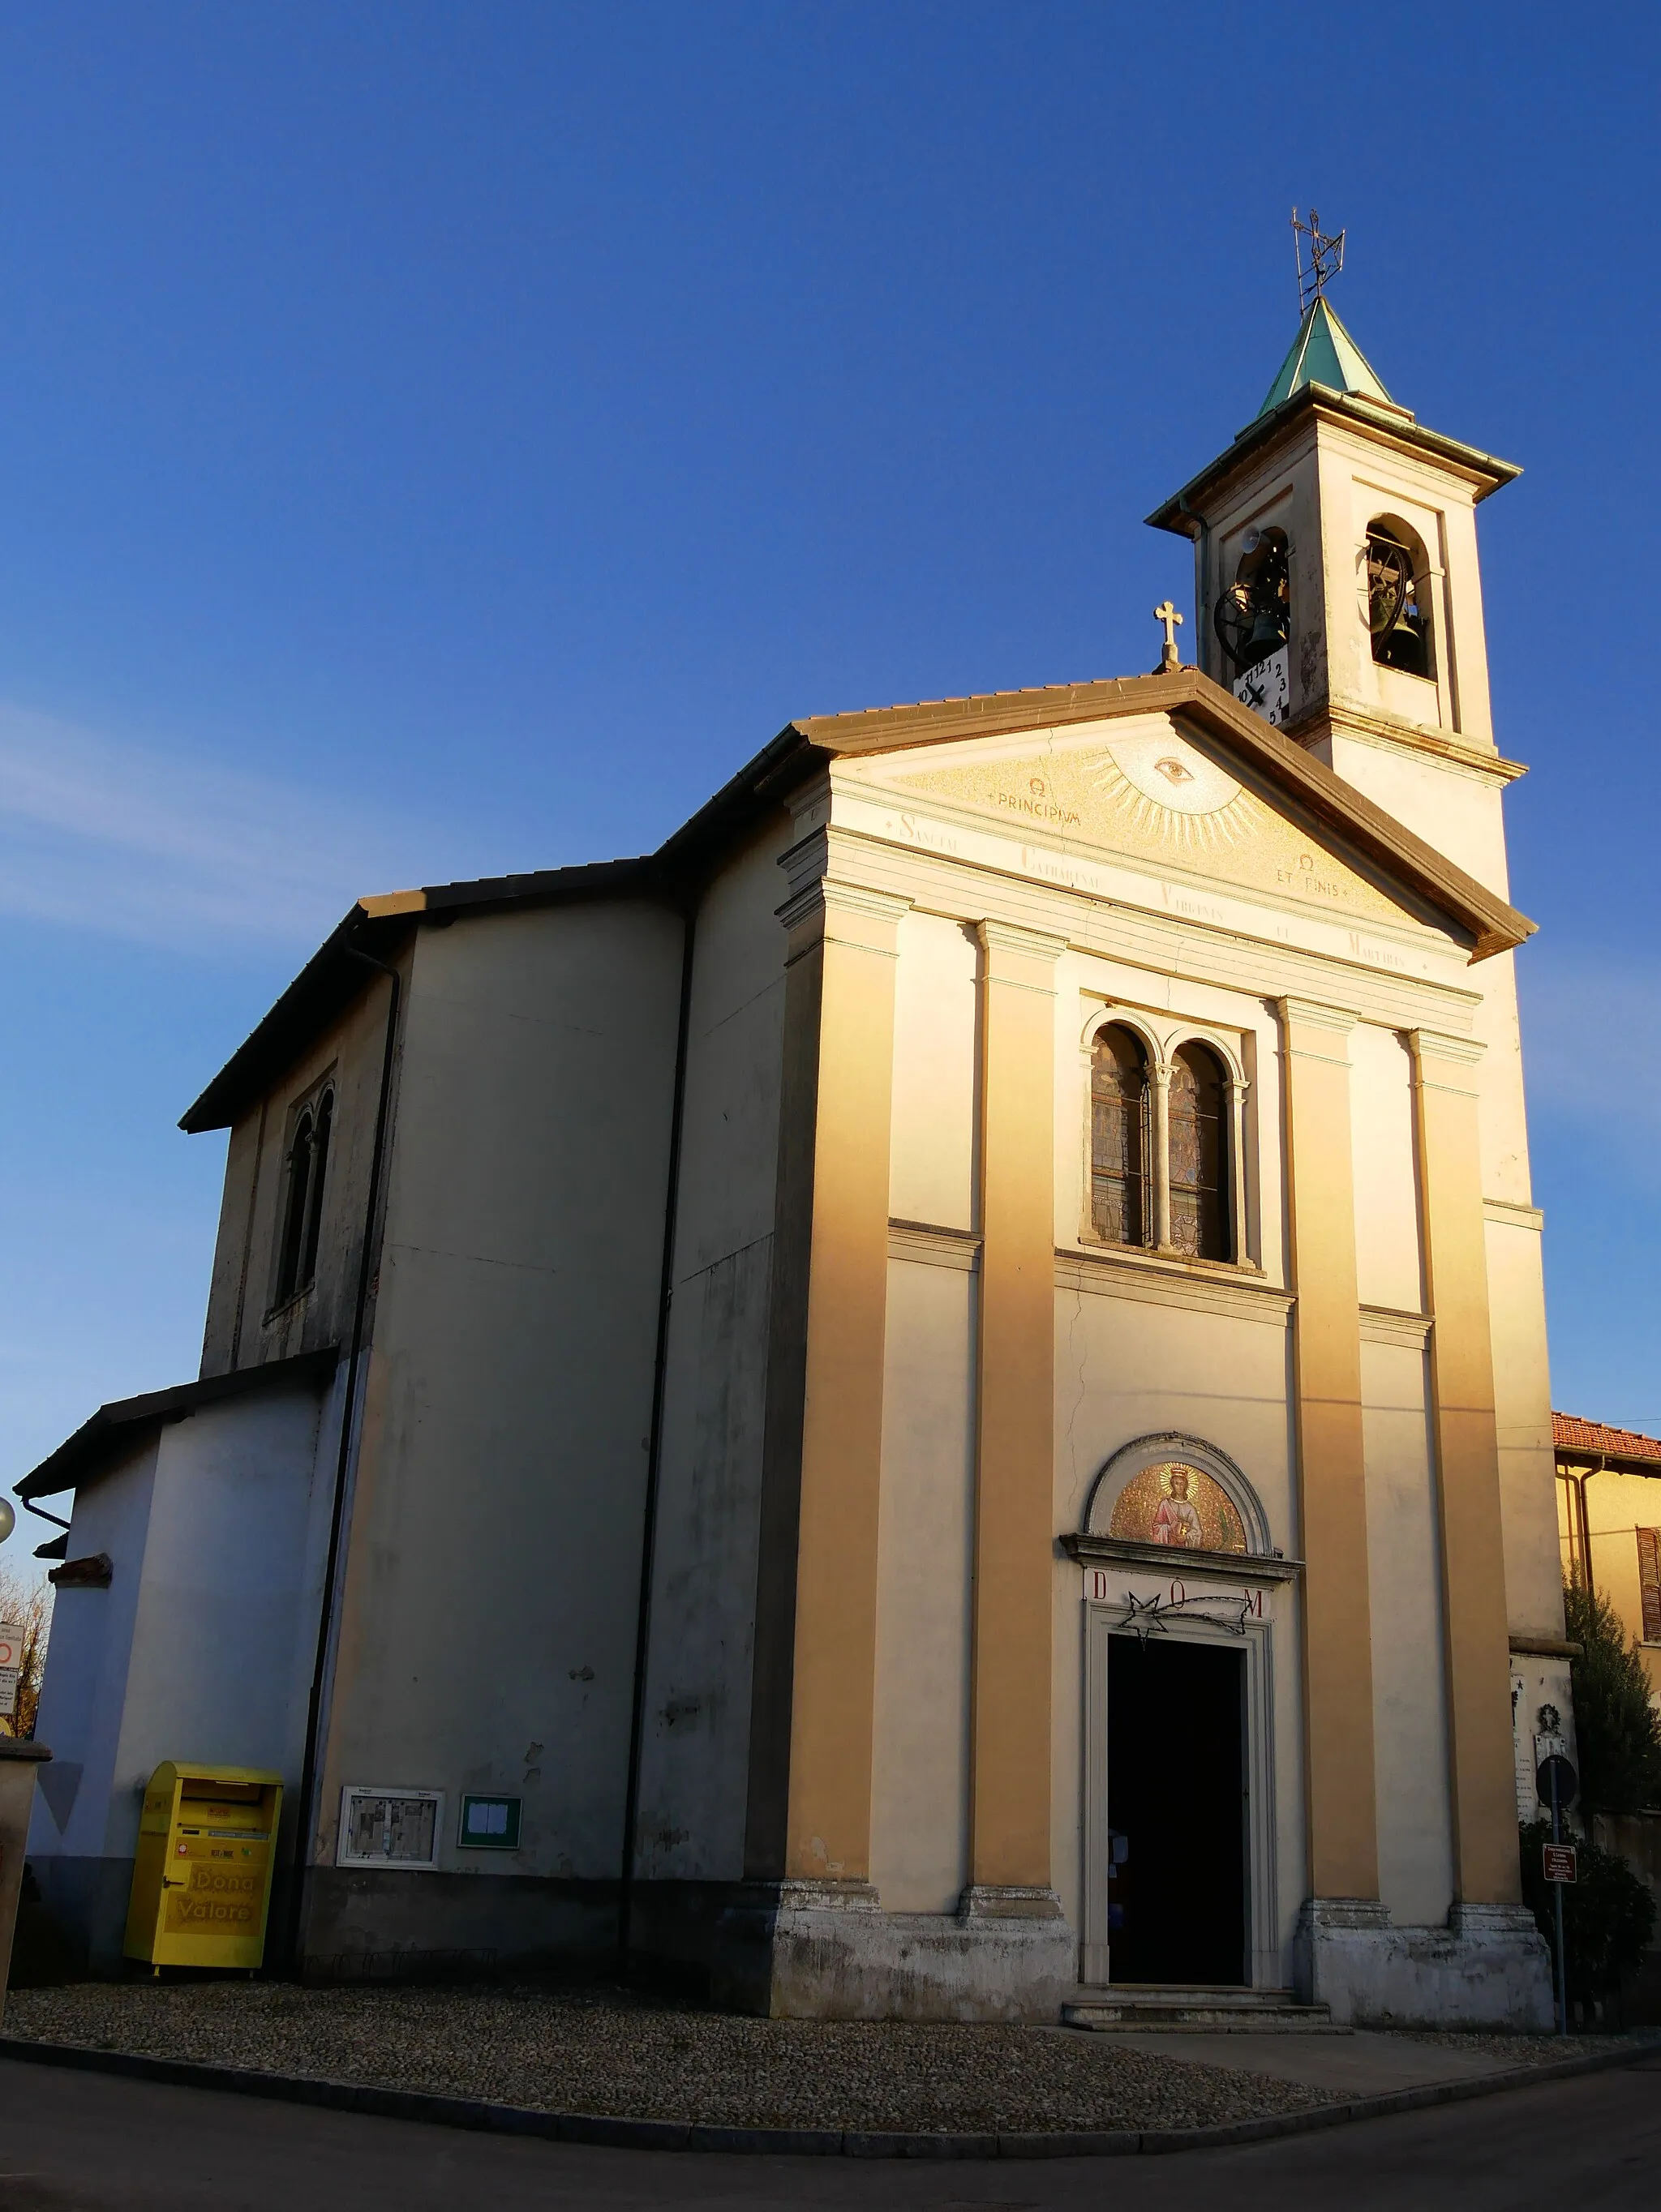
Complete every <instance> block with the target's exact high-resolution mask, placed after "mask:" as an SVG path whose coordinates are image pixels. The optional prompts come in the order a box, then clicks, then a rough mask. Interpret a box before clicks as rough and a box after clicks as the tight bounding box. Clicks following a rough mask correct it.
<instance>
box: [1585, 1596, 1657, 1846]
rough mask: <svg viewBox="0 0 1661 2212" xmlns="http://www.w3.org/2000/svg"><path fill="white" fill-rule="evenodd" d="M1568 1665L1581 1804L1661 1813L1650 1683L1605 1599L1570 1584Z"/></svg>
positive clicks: (1602, 1810)
mask: <svg viewBox="0 0 1661 2212" xmlns="http://www.w3.org/2000/svg"><path fill="white" fill-rule="evenodd" d="M1563 1613H1564V1618H1565V1621H1566V1624H1567V1631H1568V1634H1569V1635H1570V1637H1571V1638H1573V1641H1574V1642H1575V1643H1577V1644H1579V1645H1580V1646H1581V1647H1582V1656H1581V1657H1579V1659H1576V1660H1574V1661H1573V1662H1572V1663H1571V1668H1570V1672H1571V1676H1572V1679H1573V1692H1574V1733H1575V1741H1576V1743H1577V1746H1578V1747H1579V1753H1580V1802H1581V1803H1582V1805H1583V1806H1584V1807H1585V1809H1586V1810H1587V1811H1588V1812H1594V1813H1642V1812H1646V1811H1647V1810H1648V1809H1649V1808H1651V1807H1652V1806H1661V1716H1658V1715H1657V1712H1656V1710H1655V1707H1654V1706H1653V1705H1652V1704H1651V1703H1650V1685H1649V1677H1648V1676H1647V1675H1646V1673H1645V1672H1644V1664H1643V1662H1642V1660H1641V1659H1640V1657H1639V1656H1638V1650H1637V1647H1636V1645H1629V1644H1628V1642H1627V1639H1626V1637H1625V1634H1624V1633H1623V1632H1622V1630H1621V1621H1620V1617H1619V1616H1618V1614H1617V1613H1615V1608H1614V1607H1613V1606H1612V1605H1611V1604H1610V1603H1609V1600H1608V1599H1607V1598H1606V1597H1600V1596H1599V1595H1597V1592H1596V1591H1595V1590H1589V1589H1585V1588H1583V1587H1582V1586H1581V1585H1580V1584H1579V1583H1569V1584H1568V1585H1567V1588H1566V1589H1564V1592H1563Z"/></svg>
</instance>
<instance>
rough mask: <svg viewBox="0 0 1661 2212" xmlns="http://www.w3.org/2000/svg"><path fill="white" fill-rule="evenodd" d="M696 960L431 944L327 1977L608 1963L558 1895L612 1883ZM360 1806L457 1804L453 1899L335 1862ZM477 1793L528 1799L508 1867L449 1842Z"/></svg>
mask: <svg viewBox="0 0 1661 2212" xmlns="http://www.w3.org/2000/svg"><path fill="white" fill-rule="evenodd" d="M680 968H681V928H680V924H679V921H678V917H677V916H676V915H674V914H673V913H672V912H671V911H668V910H667V909H665V908H658V907H656V906H654V905H650V904H647V903H644V902H628V903H625V902H616V903H609V902H608V903H605V904H601V903H598V902H597V903H593V904H584V905H580V906H569V907H561V908H541V909H532V910H528V911H517V912H512V913H508V914H500V915H483V916H477V917H469V918H465V919H462V920H460V921H457V922H455V923H454V924H453V926H452V927H447V928H442V929H438V928H430V927H429V928H423V930H422V931H421V933H419V935H418V937H417V940H416V951H415V959H414V965H413V971H412V975H411V989H410V994H409V999H408V1014H407V1020H406V1024H405V1036H404V1044H403V1055H402V1072H401V1079H400V1084H399V1104H398V1118H397V1126H396V1132H395V1140H394V1148H393V1153H392V1164H391V1170H390V1176H389V1183H388V1197H387V1212H386V1231H385V1235H384V1239H383V1245H382V1251H381V1258H380V1282H379V1291H378V1297H377V1301H376V1310H375V1316H374V1343H373V1348H372V1353H371V1358H370V1364H369V1370H368V1380H367V1386H366V1390H365V1402H364V1411H363V1414H362V1443H361V1447H360V1451H359V1456H358V1474H357V1479H356V1490H355V1494H354V1496H353V1498H351V1501H350V1537H349V1545H348V1553H347V1565H346V1570H345V1574H344V1583H343V1589H342V1595H341V1600H340V1604H339V1609H338V1620H339V1631H338V1655H337V1657H336V1661H335V1665H334V1670H333V1677H332V1692H331V1699H330V1708H329V1715H328V1723H327V1746H326V1759H325V1763H324V1772H323V1782H322V1788H321V1790H320V1796H319V1802H320V1820H319V1854H318V1856H319V1858H320V1859H321V1860H322V1861H323V1862H324V1865H323V1866H322V1867H321V1868H319V1870H318V1872H317V1874H316V1875H315V1876H314V1881H313V1898H314V1910H313V1921H312V1927H311V1931H310V1934H309V1936H308V1948H309V1949H310V1950H311V1951H312V1953H313V1955H328V1954H333V1953H335V1952H337V1951H348V1952H350V1951H353V1950H356V1949H383V1948H386V1945H387V1944H388V1942H393V1941H399V1940H401V1941H414V1942H419V1943H423V1944H428V1945H431V1944H434V1943H440V1944H442V1943H445V1942H452V1943H459V1944H474V1945H476V1944H482V1943H490V1942H506V1943H507V1944H508V1947H509V1948H525V1947H526V1944H527V1942H528V1943H532V1944H534V1943H535V1942H536V1941H537V1940H538V1937H539V1938H540V1939H541V1940H542V1941H543V1942H571V1941H576V1940H581V1937H582V1935H583V1931H584V1929H587V1930H588V1933H589V1934H590V1936H594V1937H595V1940H604V1938H603V1936H596V1934H595V1931H596V1930H597V1929H598V1927H599V1923H600V1921H601V1919H602V1918H604V1919H605V1921H606V1922H607V1923H608V1924H609V1912H608V1911H605V1909H604V1908H603V1907H602V1906H601V1905H596V1904H595V1903H594V1901H593V1898H592V1896H589V1897H587V1898H586V1899H585V1897H584V1896H583V1895H576V1896H574V1898H573V1899H572V1900H571V1906H572V1911H573V1912H574V1913H575V1915H576V1918H575V1920H568V1921H560V1920H558V1918H557V1917H555V1918H552V1919H551V1918H549V1917H548V1913H549V1912H551V1911H553V1909H554V1906H553V1902H552V1901H551V1892H550V1891H549V1890H548V1889H547V1888H546V1887H544V1888H543V1889H542V1890H541V1891H539V1892H538V1896H537V1897H531V1898H528V1899H526V1898H524V1897H521V1898H520V1900H519V1903H518V1905H517V1906H516V1907H514V1913H515V1917H511V1918H509V1919H507V1920H504V1921H503V1923H502V1927H501V1928H497V1927H496V1925H495V1924H494V1923H492V1921H491V1919H490V1914H491V1912H492V1911H495V1910H496V1908H495V1907H492V1906H491V1905H490V1902H489V1900H488V1899H482V1898H481V1884H483V1885H484V1886H486V1887H495V1888H496V1891H497V1894H498V1896H499V1898H500V1899H501V1900H502V1903H501V1908H500V1909H501V1911H502V1912H504V1913H506V1912H508V1911H509V1907H510V1905H513V1898H512V1895H511V1893H513V1892H522V1891H523V1890H524V1889H525V1887H526V1886H525V1885H524V1884H523V1883H522V1882H514V1881H511V1879H509V1878H511V1877H513V1876H523V1875H533V1876H538V1877H541V1878H542V1881H543V1884H544V1885H545V1886H546V1885H547V1884H548V1883H549V1882H550V1881H551V1880H552V1879H556V1878H557V1880H558V1881H563V1882H566V1883H571V1882H575V1883H578V1884H602V1883H603V1884H605V1886H606V1889H605V1893H606V1895H608V1896H609V1894H610V1890H611V1884H612V1883H613V1882H614V1881H615V1879H616V1875H617V1872H618V1863H619V1854H620V1849H621V1837H622V1819H623V1802H624V1773H625V1764H626V1759H625V1752H626V1746H627V1742H628V1735H629V1715H630V1690H631V1681H632V1669H633V1656H634V1636H635V1618H636V1595H637V1589H638V1578H639V1571H640V1540H641V1518H642V1498H643V1495H644V1488H645V1475H646V1462H647V1436H648V1430H649V1426H650V1420H651V1402H652V1379H653V1351H654V1341H655V1334H656V1319H657V1310H658V1301H659V1291H660V1274H661V1261H662V1231H663V1207H664V1197H665V1189H666V1176H667V1170H668V1152H669V1128H670V1120H671V1113H670V1108H671V1100H672V1088H673V1079H674V1054H675V1036H676V1011H677V1006H678V990H679V980H680ZM344 1784H371V1785H374V1784H380V1785H381V1786H386V1785H388V1784H404V1785H405V1786H411V1787H415V1786H419V1787H423V1788H427V1789H435V1790H443V1791H444V1792H445V1793H446V1805H447V1813H446V1817H445V1822H444V1829H443V1833H442V1835H441V1845H440V1854H439V1864H440V1869H441V1873H440V1875H439V1876H438V1877H436V1878H435V1877H433V1876H414V1875H405V1874H398V1873H386V1874H374V1875H365V1874H362V1873H356V1872H348V1871H346V1870H339V1871H337V1870H336V1869H334V1868H333V1866H332V1861H333V1859H334V1857H335V1847H336V1827H337V1823H338V1812H339V1805H340V1791H341V1789H342V1786H343V1785H344ZM464 1790H474V1791H484V1792H493V1791H500V1792H505V1793H508V1794H510V1795H513V1796H518V1797H520V1798H521V1799H522V1801H523V1826H522V1829H521V1844H520V1850H518V1851H517V1852H515V1853H513V1854H508V1853H502V1854H500V1855H499V1856H492V1855H490V1854H485V1853H475V1852H470V1851H468V1850H463V1849H459V1847H458V1844H457V1841H456V1836H457V1824H456V1809H457V1798H458V1796H459V1793H460V1792H462V1791H464ZM460 1875H470V1876H472V1877H474V1880H473V1881H472V1882H471V1883H465V1884H462V1885H460V1886H459V1887H458V1885H457V1883H456V1882H455V1881H446V1879H445V1877H446V1876H451V1877H456V1876H460ZM538 1899H541V1902H540V1903H538ZM400 1915H401V1916H403V1917H400ZM585 1915H586V1916H587V1917H586V1918H585V1917H584V1916H585ZM405 1919H407V1920H408V1923H409V1925H408V1929H407V1930H406V1929H405ZM417 1929H418V1931H419V1932H415V1931H417Z"/></svg>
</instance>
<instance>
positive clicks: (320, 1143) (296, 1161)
mask: <svg viewBox="0 0 1661 2212" xmlns="http://www.w3.org/2000/svg"><path fill="white" fill-rule="evenodd" d="M333 1123H334V1091H333V1087H332V1086H330V1087H329V1088H327V1089H326V1090H324V1091H321V1092H320V1093H319V1095H318V1097H316V1098H314V1099H313V1100H312V1101H311V1102H310V1103H308V1104H307V1105H305V1106H303V1107H302V1108H301V1110H300V1114H299V1115H298V1117H297V1119H296V1120H295V1126H294V1134H293V1136H292V1137H291V1138H290V1139H289V1152H288V1158H287V1161H286V1170H287V1174H286V1180H285V1182H284V1185H283V1235H282V1238H281V1241H280V1243H279V1244H278V1247H277V1283H276V1286H275V1290H274V1292H273V1296H272V1300H271V1303H272V1304H274V1305H279V1306H280V1305H286V1304H287V1303H288V1301H289V1299H290V1298H293V1297H299V1295H300V1293H301V1291H303V1290H307V1289H308V1288H309V1287H310V1285H311V1284H312V1283H313V1280H314V1279H315V1278H316V1274H317V1244H318V1237H319V1233H320V1231H321V1229H322V1225H323V1183H324V1178H325V1176H326V1175H327V1173H328V1167H329V1137H330V1133H331V1130H332V1127H333Z"/></svg>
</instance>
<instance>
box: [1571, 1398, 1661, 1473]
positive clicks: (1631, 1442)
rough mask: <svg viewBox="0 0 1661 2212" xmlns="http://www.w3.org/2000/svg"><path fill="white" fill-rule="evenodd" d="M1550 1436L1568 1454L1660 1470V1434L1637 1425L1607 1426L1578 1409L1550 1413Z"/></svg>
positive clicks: (1636, 1469)
mask: <svg viewBox="0 0 1661 2212" xmlns="http://www.w3.org/2000/svg"><path fill="white" fill-rule="evenodd" d="M1551 1440H1552V1442H1553V1443H1554V1444H1555V1446H1556V1447H1557V1449H1558V1450H1559V1452H1561V1453H1562V1454H1564V1455H1566V1456H1567V1457H1570V1458H1577V1459H1578V1458H1582V1457H1585V1458H1594V1459H1607V1460H1620V1461H1630V1462H1634V1473H1639V1474H1661V1437H1646V1435H1645V1434H1644V1433H1643V1431H1641V1430H1640V1429H1611V1428H1609V1427H1607V1426H1606V1425H1604V1423H1603V1422H1602V1421H1583V1420H1582V1419H1580V1417H1579V1414H1578V1413H1554V1414H1553V1415H1552V1417H1551Z"/></svg>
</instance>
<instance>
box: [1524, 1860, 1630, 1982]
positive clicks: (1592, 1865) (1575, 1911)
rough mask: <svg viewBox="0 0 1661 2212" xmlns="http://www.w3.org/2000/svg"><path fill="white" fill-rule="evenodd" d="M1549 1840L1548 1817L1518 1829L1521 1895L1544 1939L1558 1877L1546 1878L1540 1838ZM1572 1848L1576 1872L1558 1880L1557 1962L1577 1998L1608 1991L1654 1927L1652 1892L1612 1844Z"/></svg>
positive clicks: (1550, 1936)
mask: <svg viewBox="0 0 1661 2212" xmlns="http://www.w3.org/2000/svg"><path fill="white" fill-rule="evenodd" d="M1550 1841H1551V1822H1550V1821H1549V1820H1528V1821H1525V1822H1524V1824H1523V1825H1522V1826H1521V1827H1520V1828H1519V1829H1518V1848H1519V1850H1521V1853H1522V1859H1523V1895H1524V1898H1525V1899H1526V1900H1527V1902H1528V1905H1529V1908H1530V1911H1532V1912H1533V1914H1534V1918H1535V1924H1536V1926H1537V1927H1538V1929H1539V1930H1540V1933H1541V1934H1542V1936H1544V1937H1545V1939H1546V1942H1547V1944H1548V1946H1549V1945H1551V1944H1552V1943H1554V1942H1555V1940H1556V1923H1555V1916H1554V1905H1553V1899H1552V1892H1553V1890H1554V1889H1555V1887H1556V1886H1557V1885H1556V1884H1555V1883H1553V1882H1548V1881H1547V1880H1546V1875H1545V1867H1544V1864H1543V1863H1542V1857H1541V1846H1542V1844H1548V1843H1549V1842H1550ZM1575 1849H1576V1850H1577V1852H1578V1853H1579V1867H1578V1869H1577V1871H1578V1873H1579V1880H1578V1881H1573V1882H1566V1883H1565V1884H1564V1885H1563V1963H1564V1971H1565V1978H1566V1979H1567V1983H1568V1993H1569V1996H1570V1998H1571V2000H1572V2001H1573V2002H1584V2001H1585V2000H1586V1999H1589V1998H1591V1997H1601V1996H1607V1995H1608V1994H1609V1992H1610V1991H1611V1990H1614V1989H1615V1986H1616V1984H1618V1983H1619V1982H1620V1980H1621V1977H1622V1976H1623V1975H1625V1974H1629V1973H1632V1972H1634V1971H1635V1970H1636V1969H1637V1968H1638V1967H1639V1966H1641V1965H1642V1964H1643V1960H1644V1954H1645V1953H1646V1951H1647V1950H1648V1948H1649V1943H1650V1938H1651V1936H1652V1935H1653V1934H1654V1932H1655V1899H1653V1898H1652V1896H1651V1895H1650V1893H1649V1890H1648V1888H1647V1887H1646V1885H1645V1883H1644V1882H1642V1881H1640V1879H1639V1877H1638V1876H1637V1875H1635V1874H1634V1872H1633V1870H1632V1869H1631V1868H1630V1867H1629V1866H1628V1864H1627V1863H1626V1861H1625V1860H1624V1859H1622V1858H1617V1857H1615V1853H1614V1852H1613V1851H1605V1850H1600V1849H1599V1848H1598V1846H1597V1844H1594V1843H1589V1842H1579V1843H1577V1844H1576V1845H1575ZM1554 1955H1555V1954H1554ZM1553 1971H1554V1972H1555V1966H1554V1969H1553Z"/></svg>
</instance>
